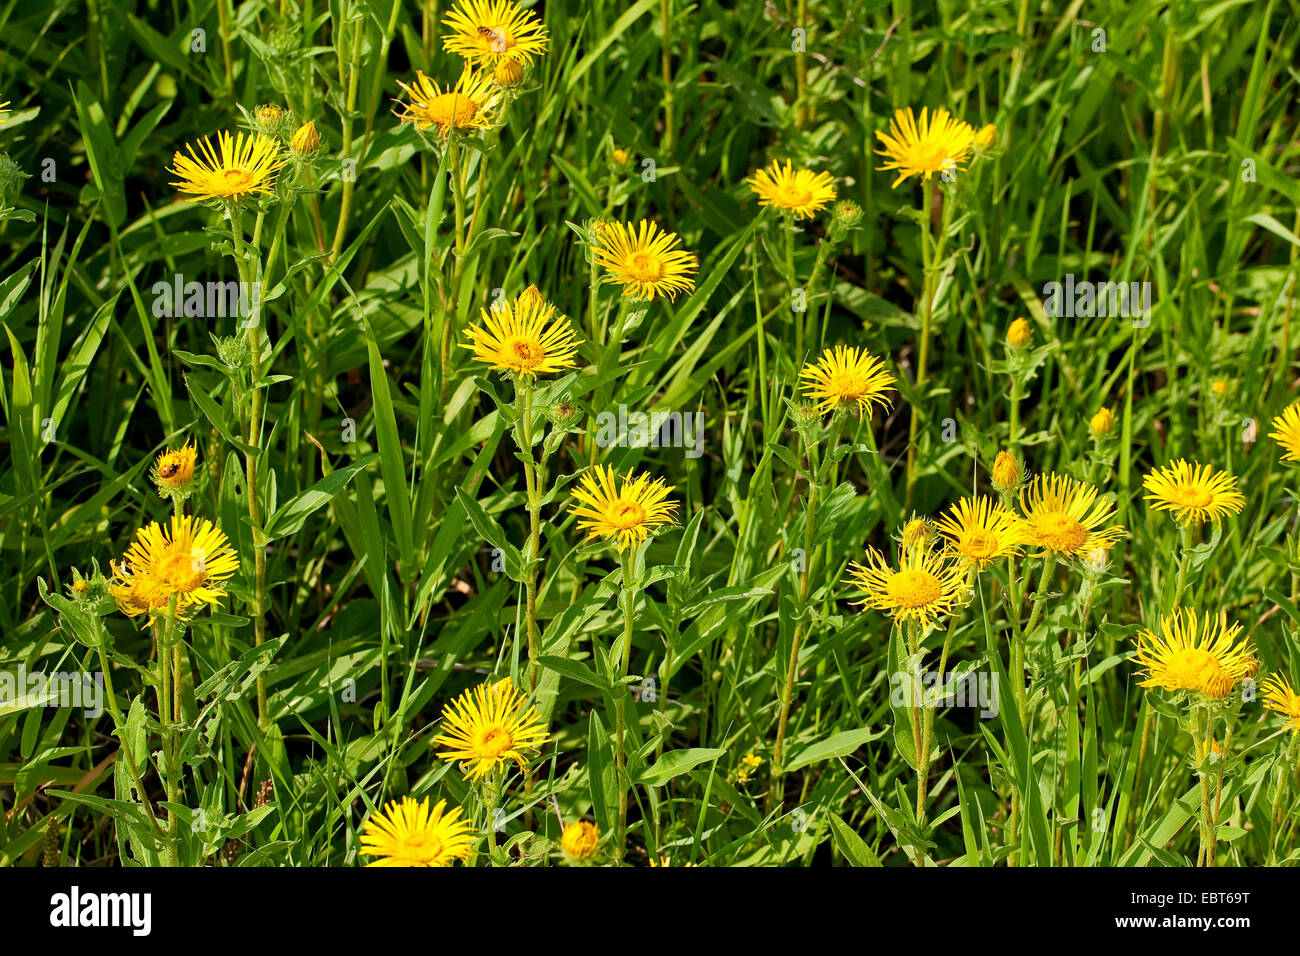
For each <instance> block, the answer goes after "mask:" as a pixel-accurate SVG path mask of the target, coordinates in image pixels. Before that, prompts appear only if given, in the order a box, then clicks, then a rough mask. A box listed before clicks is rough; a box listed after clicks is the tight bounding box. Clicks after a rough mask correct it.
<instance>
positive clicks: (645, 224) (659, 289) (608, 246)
mask: <svg viewBox="0 0 1300 956" xmlns="http://www.w3.org/2000/svg"><path fill="white" fill-rule="evenodd" d="M680 242H681V238H680V237H679V236H678V235H677V233H675V232H665V231H664V230H662V229H660V228H659V227H658V226H657V225H656V224H655V223H653V222H650V221H649V220H648V219H642V220H641V223H640V225H639V226H634V225H632V224H631V223H621V222H608V223H603V224H602V225H601V227H600V228H599V229H598V230H596V241H595V245H594V247H593V251H594V253H595V258H596V264H597V265H599V266H600V267H601V268H602V269H604V270H605V271H606V272H607V273H609V274H608V275H606V276H605V277H604V280H603V281H605V282H613V283H615V284H617V285H620V286H622V287H623V295H625V296H628V297H629V298H634V299H654V298H658V297H663V296H666V297H668V298H669V299H675V298H676V297H677V293H679V292H690V291H691V290H692V289H694V288H695V276H694V273H695V271H696V269H697V268H698V265H697V264H696V261H695V256H694V255H693V254H692V253H689V252H687V251H686V250H684V249H678V248H677V245H678V244H679V243H680Z"/></svg>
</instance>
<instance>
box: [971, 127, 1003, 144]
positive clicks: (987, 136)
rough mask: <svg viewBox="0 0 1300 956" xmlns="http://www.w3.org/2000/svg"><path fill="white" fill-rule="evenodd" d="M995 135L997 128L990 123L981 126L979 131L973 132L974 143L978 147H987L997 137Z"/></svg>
mask: <svg viewBox="0 0 1300 956" xmlns="http://www.w3.org/2000/svg"><path fill="white" fill-rule="evenodd" d="M997 135H998V128H997V127H996V126H994V125H993V124H992V123H988V124H986V125H984V126H981V127H980V130H979V132H978V133H976V134H975V145H976V146H978V147H979V148H980V149H988V148H989V147H990V146H992V145H993V142H994V140H996V139H997Z"/></svg>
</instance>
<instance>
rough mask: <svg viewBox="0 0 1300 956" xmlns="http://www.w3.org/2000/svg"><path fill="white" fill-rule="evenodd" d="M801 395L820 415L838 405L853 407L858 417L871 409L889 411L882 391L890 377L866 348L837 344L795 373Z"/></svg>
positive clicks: (891, 376)
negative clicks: (814, 403)
mask: <svg viewBox="0 0 1300 956" xmlns="http://www.w3.org/2000/svg"><path fill="white" fill-rule="evenodd" d="M799 378H801V379H803V390H804V395H805V396H806V397H807V398H809V399H811V400H812V401H814V402H816V403H817V410H818V411H819V412H821V413H822V414H823V415H824V414H826V412H829V411H831V410H832V409H834V408H836V407H838V406H841V405H855V406H857V409H858V412H859V414H862V413H865V414H868V415H870V414H871V411H872V407H873V406H875V405H879V406H880V407H881V408H889V406H890V404H891V403H890V401H889V399H887V398H886V397H885V392H887V391H889V389H890V388H891V387H892V386H893V384H894V376H893V375H891V374H890V373H889V370H888V369H886V368H885V363H884V362H882V361H881V360H880V359H878V358H876V357H875V356H874V355H872V354H871V353H870V352H868V351H867V350H866V349H859V348H857V347H851V346H844V345H837V346H835V348H833V349H827V350H826V351H824V352H822V355H821V358H819V359H818V360H817V362H816V364H808V365H805V366H804V367H803V368H802V369H801V370H800V371H799Z"/></svg>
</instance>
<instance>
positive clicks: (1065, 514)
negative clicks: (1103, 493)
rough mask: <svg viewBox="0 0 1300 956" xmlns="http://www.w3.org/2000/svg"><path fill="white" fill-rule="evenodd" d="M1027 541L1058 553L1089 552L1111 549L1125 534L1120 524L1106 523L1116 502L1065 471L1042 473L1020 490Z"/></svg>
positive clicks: (1022, 532)
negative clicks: (1107, 499)
mask: <svg viewBox="0 0 1300 956" xmlns="http://www.w3.org/2000/svg"><path fill="white" fill-rule="evenodd" d="M1020 510H1021V512H1022V513H1023V514H1024V518H1023V519H1022V521H1021V522H1020V528H1019V534H1020V539H1021V541H1022V542H1023V543H1024V544H1027V545H1032V546H1034V547H1037V548H1041V549H1042V550H1041V551H1040V552H1039V555H1042V554H1046V553H1048V552H1051V553H1052V554H1056V555H1066V556H1071V557H1073V556H1078V555H1081V554H1083V555H1086V554H1088V553H1090V552H1092V551H1095V550H1096V549H1098V548H1104V549H1108V548H1110V547H1111V546H1112V545H1114V544H1115V542H1116V541H1118V540H1119V539H1120V538H1122V537H1124V529H1123V527H1121V526H1120V525H1111V526H1109V527H1102V526H1103V525H1106V524H1107V523H1108V522H1110V521H1112V520H1113V519H1114V517H1115V506H1114V505H1112V504H1111V503H1110V502H1108V501H1106V500H1105V499H1101V500H1098V491H1097V489H1096V488H1094V487H1093V486H1092V485H1089V484H1086V483H1085V482H1082V481H1076V480H1075V479H1073V478H1067V477H1064V476H1062V475H1053V474H1047V475H1039V476H1038V477H1036V478H1035V479H1034V480H1033V481H1031V482H1030V483H1029V484H1028V485H1026V486H1025V487H1024V488H1022V489H1021V491H1020Z"/></svg>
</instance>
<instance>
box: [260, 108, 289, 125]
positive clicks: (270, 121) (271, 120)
mask: <svg viewBox="0 0 1300 956" xmlns="http://www.w3.org/2000/svg"><path fill="white" fill-rule="evenodd" d="M254 115H255V116H256V117H257V121H258V122H259V123H261V124H262V125H263V126H274V125H275V124H276V123H278V122H280V120H282V119H284V110H282V109H280V107H278V106H274V105H269V104H268V105H266V106H259V107H258V108H257V112H256V113H255V114H254Z"/></svg>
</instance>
